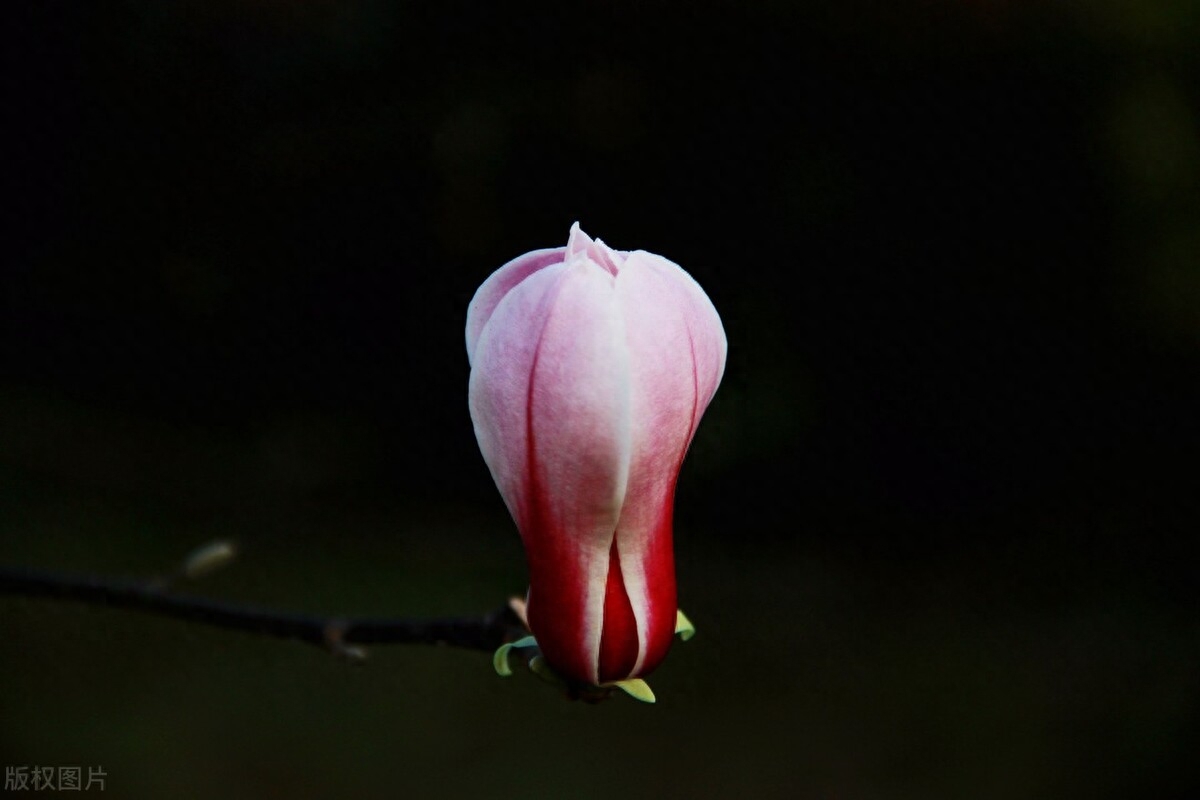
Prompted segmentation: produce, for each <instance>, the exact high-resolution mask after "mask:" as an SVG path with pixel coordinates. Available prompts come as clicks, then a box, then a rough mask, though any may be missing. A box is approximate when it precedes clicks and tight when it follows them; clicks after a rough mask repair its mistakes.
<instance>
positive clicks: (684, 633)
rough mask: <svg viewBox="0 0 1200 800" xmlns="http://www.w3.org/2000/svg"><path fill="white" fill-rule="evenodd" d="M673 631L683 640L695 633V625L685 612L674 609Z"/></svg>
mask: <svg viewBox="0 0 1200 800" xmlns="http://www.w3.org/2000/svg"><path fill="white" fill-rule="evenodd" d="M675 632H676V633H677V634H679V638H680V639H681V640H683V641H685V642H686V641H687V640H688V639H690V638H692V637H693V636H695V635H696V626H695V625H693V624H692V621H691V620H690V619H688V618H687V615H686V614H684V613H683V612H682V611H679V610H676V611H675Z"/></svg>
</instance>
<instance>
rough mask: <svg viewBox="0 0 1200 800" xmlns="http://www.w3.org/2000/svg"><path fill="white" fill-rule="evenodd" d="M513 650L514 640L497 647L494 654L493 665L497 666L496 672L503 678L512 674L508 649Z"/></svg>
mask: <svg viewBox="0 0 1200 800" xmlns="http://www.w3.org/2000/svg"><path fill="white" fill-rule="evenodd" d="M509 650H512V642H509V643H508V644H502V645H500V647H499V648H497V649H496V654H495V655H493V656H492V666H493V667H495V668H496V674H497V675H499V676H500V677H501V678H507V677H508V676H509V675H512V667H510V666H509V665H508V651H509Z"/></svg>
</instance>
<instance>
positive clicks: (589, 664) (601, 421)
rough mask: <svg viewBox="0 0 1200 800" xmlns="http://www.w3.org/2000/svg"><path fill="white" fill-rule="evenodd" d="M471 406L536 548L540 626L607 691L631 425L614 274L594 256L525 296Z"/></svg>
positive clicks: (562, 664)
mask: <svg viewBox="0 0 1200 800" xmlns="http://www.w3.org/2000/svg"><path fill="white" fill-rule="evenodd" d="M470 402H471V411H472V417H473V419H474V420H475V427H476V434H477V436H478V438H479V442H480V449H481V450H482V451H483V454H484V458H485V460H486V461H487V462H488V466H489V467H490V468H491V470H492V474H493V477H495V479H496V483H497V485H498V486H499V487H500V491H501V493H502V494H503V495H504V497H505V500H506V501H507V502H508V505H509V509H510V510H511V511H512V513H513V516H514V518H515V519H516V520H517V524H518V527H519V528H520V530H521V535H522V538H523V540H524V544H525V552H526V557H527V559H528V561H529V571H530V587H531V588H530V597H529V621H530V626H531V628H532V629H533V632H534V634H535V635H536V636H537V637H538V641H539V643H541V645H542V649H543V653H544V654H545V656H546V659H547V661H548V662H549V663H550V664H551V665H552V666H554V667H555V668H556V669H559V670H560V671H562V672H564V673H566V674H568V675H572V676H576V677H578V678H579V679H585V680H589V681H591V682H593V683H595V682H597V681H598V680H599V673H598V661H599V652H600V639H601V633H602V628H603V616H604V598H605V588H606V586H607V582H608V574H609V562H610V551H611V549H612V543H613V537H614V533H615V529H616V523H617V517H618V514H619V513H620V510H621V506H622V503H623V501H624V495H625V482H626V476H627V472H628V464H629V443H630V426H631V419H630V392H629V365H628V358H627V349H626V347H625V345H624V331H623V327H622V323H621V316H620V314H619V312H618V308H617V301H616V292H615V291H614V287H613V277H612V275H610V274H609V273H608V272H607V271H606V270H605V269H603V268H602V267H600V266H599V265H597V264H596V263H594V262H592V261H591V260H590V259H587V258H586V257H584V258H580V259H578V260H576V261H574V262H573V263H571V264H569V265H564V266H561V267H549V268H546V269H543V270H541V271H539V272H537V273H536V274H534V275H531V276H530V277H529V278H527V279H526V280H525V281H524V282H522V283H520V284H518V285H517V286H516V287H514V288H513V289H512V290H511V291H510V292H509V293H508V294H507V295H506V296H505V297H504V298H503V299H502V300H501V301H500V302H499V304H497V306H496V307H495V311H494V312H493V313H492V315H491V319H490V320H489V321H488V322H487V324H486V325H484V326H483V329H482V331H481V333H480V335H479V338H478V341H477V344H476V348H475V363H474V364H473V366H472V373H471V387H470Z"/></svg>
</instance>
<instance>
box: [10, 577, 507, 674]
mask: <svg viewBox="0 0 1200 800" xmlns="http://www.w3.org/2000/svg"><path fill="white" fill-rule="evenodd" d="M0 595H15V596H23V597H41V598H52V599H57V600H73V601H76V602H80V603H87V604H89V605H98V606H107V607H110V608H124V609H131V610H134V611H144V612H147V613H150V614H158V615H160V616H165V617H173V618H175V619H184V620H188V621H190V622H199V623H201V624H203V625H212V626H214V627H218V628H228V629H231V630H239V631H245V632H246V633H255V634H260V635H263V636H276V637H281V638H285V639H297V640H299V641H302V642H308V643H309V644H313V645H317V646H318V647H322V648H326V649H332V650H334V651H335V652H344V651H345V650H346V648H345V647H344V645H345V644H445V645H452V646H454V647H463V648H467V649H470V650H483V651H487V652H491V651H494V650H495V649H496V648H497V647H499V646H500V645H502V644H504V642H506V641H512V640H513V639H516V638H519V637H520V636H522V635H524V634H525V631H524V629H523V628H522V626H521V621H520V619H518V617H517V615H516V614H515V613H514V612H513V610H512V609H511V608H510V607H509V606H508V605H505V606H502V607H500V608H498V609H496V610H495V611H492V612H490V613H487V614H483V615H481V616H474V617H451V618H441V619H437V618H435V619H394V618H374V619H372V618H355V617H322V616H315V615H309V614H296V613H292V612H287V611H277V610H274V609H270V608H261V607H257V606H246V605H235V604H233V603H223V602H220V601H217V600H210V599H208V598H204V597H196V596H190V595H184V594H175V593H173V592H170V591H168V590H167V589H166V588H165V587H164V586H162V585H161V584H159V583H147V582H136V581H128V580H119V579H113V578H105V577H99V576H95V575H79V574H70V573H59V572H45V571H38V570H30V569H23V568H19V567H2V566H0ZM345 654H349V653H345Z"/></svg>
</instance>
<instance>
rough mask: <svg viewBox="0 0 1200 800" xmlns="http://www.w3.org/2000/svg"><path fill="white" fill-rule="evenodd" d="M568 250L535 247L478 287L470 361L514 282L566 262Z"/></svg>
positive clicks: (470, 323) (471, 312)
mask: <svg viewBox="0 0 1200 800" xmlns="http://www.w3.org/2000/svg"><path fill="white" fill-rule="evenodd" d="M565 253H566V248H565V247H552V248H549V249H547V250H534V251H533V252H531V253H526V254H525V255H523V256H518V257H517V258H514V259H513V260H512V261H509V262H508V263H507V264H505V265H504V266H502V267H501V268H500V269H498V270H496V271H495V272H493V273H492V274H491V275H490V276H489V277H488V279H487V280H486V281H484V282H483V285H481V286H480V287H479V288H478V289H477V290H476V291H475V296H474V297H473V298H472V299H471V304H470V305H469V306H467V362H468V363H471V362H473V361H474V358H475V347H476V345H477V343H478V342H479V334H480V332H482V331H483V327H484V326H485V325H487V323H488V320H489V319H491V317H492V314H493V313H495V311H496V306H498V305H500V301H501V300H503V299H504V296H505V295H507V294H508V293H509V292H510V291H511V290H512V289H513V287H514V286H516V285H517V284H519V283H520V282H521V281H523V280H525V279H526V278H528V277H529V276H530V275H532V274H533V273H535V272H537V271H538V270H542V269H545V268H546V267H549V266H552V265H554V264H560V263H562V261H563V255H564V254H565Z"/></svg>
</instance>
